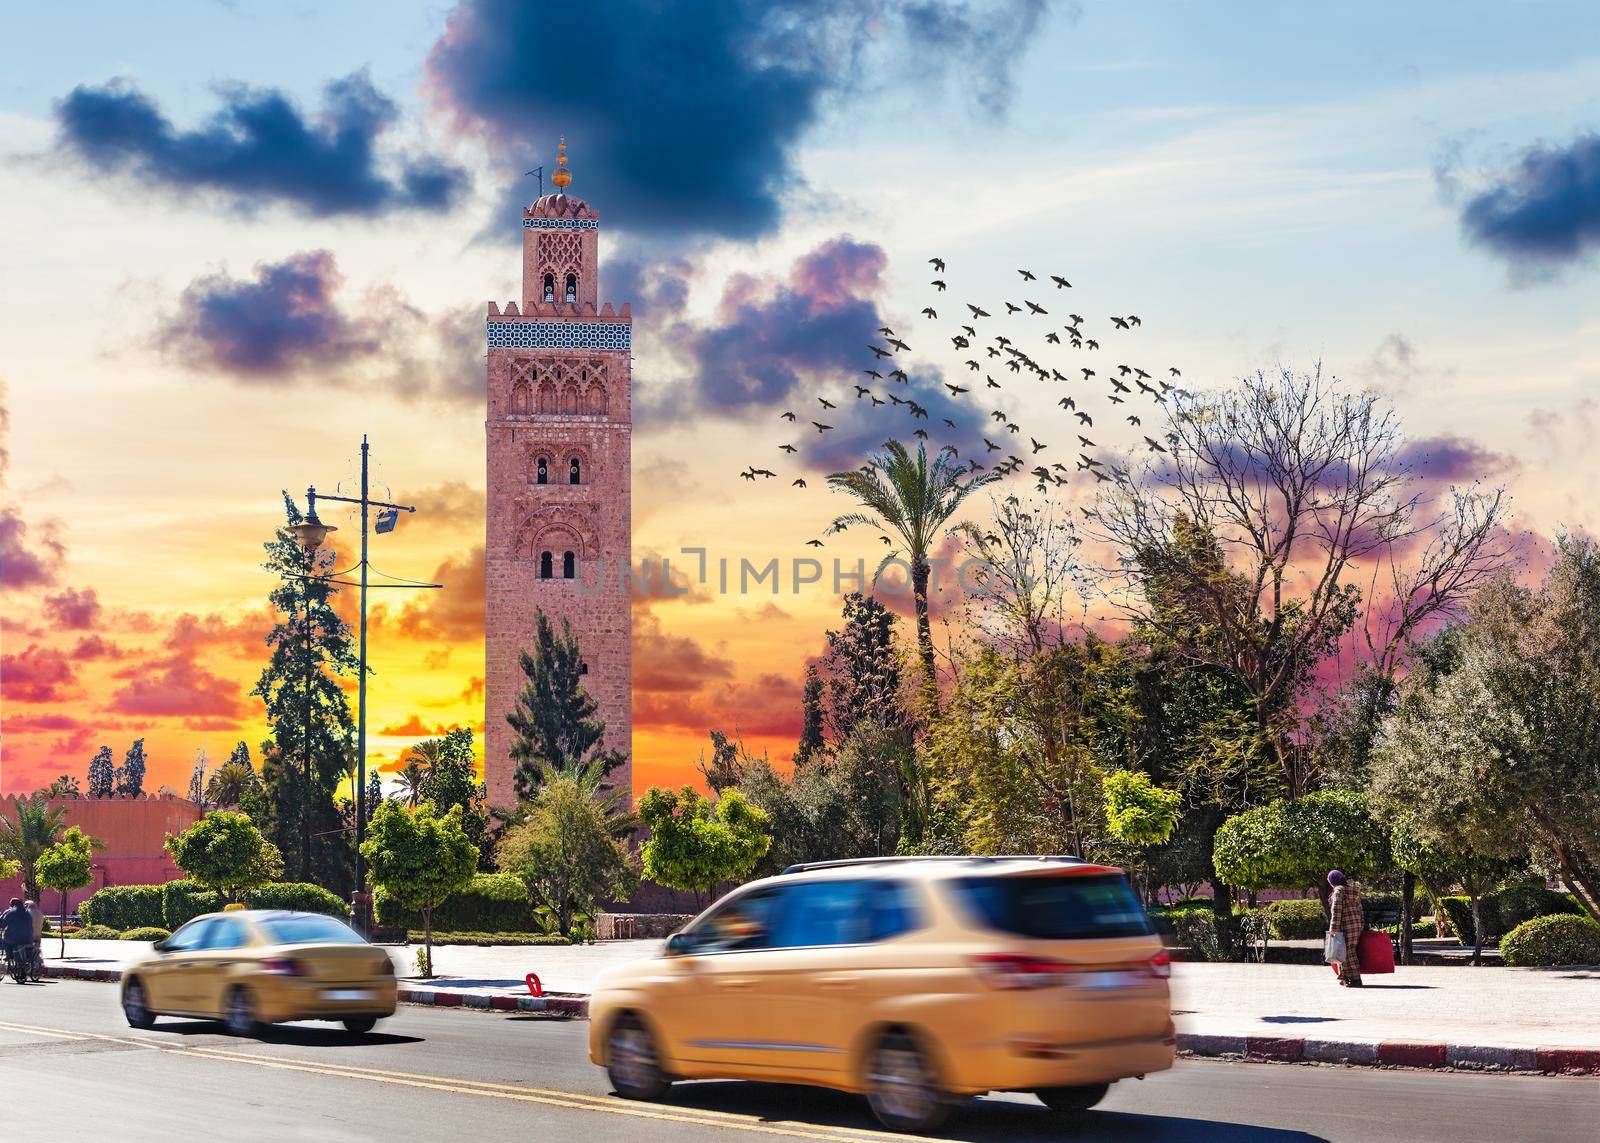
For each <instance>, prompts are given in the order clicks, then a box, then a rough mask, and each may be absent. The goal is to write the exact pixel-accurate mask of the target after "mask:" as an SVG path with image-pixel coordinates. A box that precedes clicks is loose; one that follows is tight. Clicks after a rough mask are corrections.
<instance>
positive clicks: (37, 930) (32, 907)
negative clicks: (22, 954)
mask: <svg viewBox="0 0 1600 1143" xmlns="http://www.w3.org/2000/svg"><path fill="white" fill-rule="evenodd" d="M22 907H23V908H24V909H26V910H28V918H29V920H31V921H32V922H33V945H32V947H30V948H29V949H28V956H29V957H30V958H31V960H32V963H33V969H34V977H35V979H37V978H39V977H41V976H43V975H44V910H43V909H41V908H39V903H38V902H37V901H32V900H29V901H24V902H23V903H22Z"/></svg>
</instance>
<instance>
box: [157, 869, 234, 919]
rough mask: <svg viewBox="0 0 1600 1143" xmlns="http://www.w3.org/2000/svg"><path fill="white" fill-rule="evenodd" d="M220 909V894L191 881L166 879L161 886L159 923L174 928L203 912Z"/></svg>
mask: <svg viewBox="0 0 1600 1143" xmlns="http://www.w3.org/2000/svg"><path fill="white" fill-rule="evenodd" d="M221 909H222V895H221V894H219V893H217V892H215V891H214V890H211V889H206V888H204V887H203V886H200V885H196V884H195V883H194V882H193V881H168V882H167V883H166V884H165V885H163V886H162V887H161V924H162V927H163V928H167V929H173V930H176V929H177V928H178V927H179V926H180V925H186V924H188V923H189V922H190V921H192V920H194V919H195V918H196V917H198V916H200V915H201V914H203V913H216V912H220V911H221Z"/></svg>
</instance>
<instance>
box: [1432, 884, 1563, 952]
mask: <svg viewBox="0 0 1600 1143" xmlns="http://www.w3.org/2000/svg"><path fill="white" fill-rule="evenodd" d="M1436 903H1437V904H1438V905H1439V907H1440V908H1442V909H1443V910H1444V914H1445V917H1446V918H1447V919H1448V920H1449V922H1450V927H1451V928H1452V929H1454V930H1455V932H1456V935H1457V936H1458V937H1460V939H1461V943H1462V944H1465V945H1470V944H1472V943H1473V939H1472V931H1473V930H1472V902H1471V900H1470V898H1467V897H1441V898H1439V900H1438V901H1437V902H1436ZM1478 913H1479V915H1480V916H1481V917H1482V918H1483V943H1484V944H1486V945H1492V944H1497V943H1499V941H1500V940H1501V938H1503V937H1504V936H1506V935H1507V934H1508V933H1510V932H1511V931H1512V930H1513V929H1515V928H1517V927H1518V926H1520V925H1522V924H1524V923H1525V922H1527V921H1531V920H1533V919H1534V918H1536V917H1554V916H1567V915H1571V916H1582V915H1583V907H1582V906H1581V905H1579V904H1578V902H1577V899H1576V898H1574V897H1572V896H1570V895H1569V894H1566V893H1556V892H1553V891H1552V890H1549V889H1546V888H1544V886H1542V885H1509V886H1507V887H1506V888H1504V889H1499V890H1496V891H1495V892H1493V893H1485V894H1484V895H1483V899H1482V900H1481V901H1479V902H1478Z"/></svg>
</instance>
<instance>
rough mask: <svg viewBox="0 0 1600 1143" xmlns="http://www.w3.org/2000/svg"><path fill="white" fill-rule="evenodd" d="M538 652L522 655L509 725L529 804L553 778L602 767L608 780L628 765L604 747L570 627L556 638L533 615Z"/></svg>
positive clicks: (519, 786)
mask: <svg viewBox="0 0 1600 1143" xmlns="http://www.w3.org/2000/svg"><path fill="white" fill-rule="evenodd" d="M534 622H535V632H534V648H533V651H532V653H529V652H528V651H523V652H522V654H521V657H520V659H519V662H520V663H521V666H522V673H523V676H524V677H525V678H526V680H527V681H526V682H525V683H523V686H522V691H521V693H520V694H519V695H518V696H517V703H516V706H515V707H514V708H513V709H512V710H511V711H510V712H509V713H508V714H507V715H506V722H508V723H509V724H510V725H511V729H512V730H514V731H515V732H516V739H515V740H514V741H513V742H512V744H511V757H512V759H513V760H514V761H515V762H516V764H517V767H516V772H515V774H514V776H513V781H514V783H515V786H516V791H517V797H518V798H528V797H531V796H532V794H533V793H534V792H535V791H537V790H538V789H539V787H540V785H542V784H543V783H544V782H546V781H548V780H549V779H550V778H551V777H552V776H554V775H556V774H560V773H564V772H571V771H574V770H577V769H579V768H581V767H585V766H589V765H592V764H598V766H599V768H600V770H601V772H602V774H609V773H611V771H612V770H614V769H616V768H617V767H618V766H620V765H622V763H623V762H624V761H626V760H627V755H626V754H624V753H623V752H622V751H620V750H606V749H605V748H604V747H603V746H602V745H601V742H602V740H603V739H604V737H605V732H606V724H605V722H604V720H602V719H600V718H598V717H596V714H597V712H598V711H599V709H600V704H599V703H597V702H596V701H595V700H594V699H593V698H591V697H590V695H589V692H588V691H587V690H585V689H584V686H583V671H584V664H583V656H582V653H581V652H580V650H579V648H578V640H577V638H576V637H575V636H574V635H573V634H572V625H571V624H570V623H569V622H567V620H565V619H563V620H562V621H561V634H560V635H557V634H556V632H555V629H554V628H553V627H552V626H551V624H550V617H549V616H548V615H546V614H545V613H544V611H543V610H542V609H541V610H539V611H538V612H537V613H536V615H535V621H534Z"/></svg>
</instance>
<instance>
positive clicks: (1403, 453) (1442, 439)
mask: <svg viewBox="0 0 1600 1143" xmlns="http://www.w3.org/2000/svg"><path fill="white" fill-rule="evenodd" d="M1396 460H1397V461H1398V462H1399V463H1400V464H1401V465H1403V466H1404V467H1405V468H1407V469H1408V470H1409V471H1410V472H1411V473H1412V474H1413V475H1415V476H1417V477H1418V478H1420V479H1422V480H1425V481H1433V482H1439V483H1445V484H1450V483H1458V482H1470V481H1473V480H1482V479H1487V478H1488V477H1491V476H1495V475H1498V474H1501V473H1504V472H1505V471H1506V470H1507V469H1509V468H1511V467H1513V466H1514V464H1515V462H1514V461H1512V460H1511V458H1509V457H1506V456H1502V455H1501V454H1500V453H1497V452H1494V451H1492V450H1491V449H1487V448H1485V447H1484V446H1483V445H1481V444H1479V443H1478V442H1477V441H1473V440H1468V439H1467V438H1466V437H1458V436H1456V435H1455V434H1453V433H1445V434H1443V435H1441V436H1436V437H1419V438H1418V439H1416V440H1411V441H1407V442H1406V443H1405V444H1404V445H1403V446H1401V448H1400V451H1399V453H1398V454H1397V456H1396Z"/></svg>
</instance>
